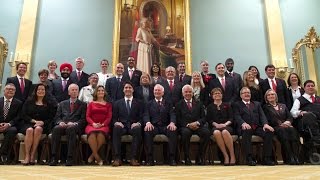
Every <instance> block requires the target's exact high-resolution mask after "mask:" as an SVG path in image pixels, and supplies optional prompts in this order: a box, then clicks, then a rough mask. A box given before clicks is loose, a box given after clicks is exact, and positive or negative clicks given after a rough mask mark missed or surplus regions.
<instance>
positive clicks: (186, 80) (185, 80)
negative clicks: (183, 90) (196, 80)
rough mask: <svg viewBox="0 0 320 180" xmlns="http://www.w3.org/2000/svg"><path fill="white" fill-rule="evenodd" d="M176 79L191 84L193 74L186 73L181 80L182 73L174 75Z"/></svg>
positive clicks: (184, 83)
mask: <svg viewBox="0 0 320 180" xmlns="http://www.w3.org/2000/svg"><path fill="white" fill-rule="evenodd" d="M174 81H175V82H180V83H181V84H183V85H186V84H191V76H189V75H187V74H184V76H183V77H182V81H180V74H178V75H176V76H175V77H174Z"/></svg>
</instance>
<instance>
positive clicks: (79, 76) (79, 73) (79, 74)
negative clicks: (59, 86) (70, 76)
mask: <svg viewBox="0 0 320 180" xmlns="http://www.w3.org/2000/svg"><path fill="white" fill-rule="evenodd" d="M77 77H78V81H80V78H81V72H80V71H78V75H77Z"/></svg>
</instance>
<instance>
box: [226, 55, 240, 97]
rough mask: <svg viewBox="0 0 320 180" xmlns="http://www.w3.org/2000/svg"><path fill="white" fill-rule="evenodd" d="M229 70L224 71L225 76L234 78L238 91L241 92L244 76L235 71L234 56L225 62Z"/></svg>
mask: <svg viewBox="0 0 320 180" xmlns="http://www.w3.org/2000/svg"><path fill="white" fill-rule="evenodd" d="M225 65H226V68H227V71H226V72H225V73H224V74H225V76H226V77H227V78H228V77H230V78H232V79H233V82H234V84H235V88H236V92H237V94H238V93H239V91H240V89H241V88H242V78H241V75H240V74H238V73H236V72H234V71H233V67H234V61H233V59H232V58H228V59H227V60H226V62H225Z"/></svg>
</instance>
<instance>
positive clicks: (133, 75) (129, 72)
mask: <svg viewBox="0 0 320 180" xmlns="http://www.w3.org/2000/svg"><path fill="white" fill-rule="evenodd" d="M127 66H128V67H127V69H126V70H125V71H124V72H123V78H124V79H125V80H126V81H130V82H131V83H132V84H133V88H135V87H138V86H140V77H141V75H142V72H141V71H140V70H138V69H136V68H135V67H136V61H135V59H134V58H133V57H132V56H129V57H128V61H127Z"/></svg>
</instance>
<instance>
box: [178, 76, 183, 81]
mask: <svg viewBox="0 0 320 180" xmlns="http://www.w3.org/2000/svg"><path fill="white" fill-rule="evenodd" d="M182 79H183V75H182V74H180V77H179V81H180V82H182Z"/></svg>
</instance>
